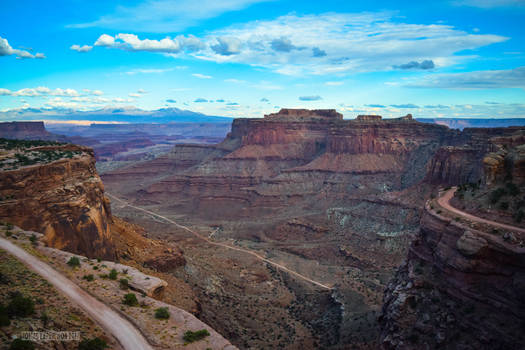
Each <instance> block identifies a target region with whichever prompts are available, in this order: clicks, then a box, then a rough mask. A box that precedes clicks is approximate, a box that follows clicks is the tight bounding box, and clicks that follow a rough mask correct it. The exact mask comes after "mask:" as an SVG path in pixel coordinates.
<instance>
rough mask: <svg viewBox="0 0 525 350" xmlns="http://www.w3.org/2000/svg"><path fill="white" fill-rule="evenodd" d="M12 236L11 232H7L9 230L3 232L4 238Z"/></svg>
mask: <svg viewBox="0 0 525 350" xmlns="http://www.w3.org/2000/svg"><path fill="white" fill-rule="evenodd" d="M12 234H13V232H11V231H9V230H8V231H5V236H6V237H11V235H12Z"/></svg>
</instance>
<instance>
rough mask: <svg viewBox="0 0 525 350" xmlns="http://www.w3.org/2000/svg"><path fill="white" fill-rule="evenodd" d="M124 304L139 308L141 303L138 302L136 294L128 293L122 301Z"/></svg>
mask: <svg viewBox="0 0 525 350" xmlns="http://www.w3.org/2000/svg"><path fill="white" fill-rule="evenodd" d="M122 304H124V305H128V306H137V305H138V304H139V301H138V300H137V296H136V295H135V293H128V294H126V295H124V299H122Z"/></svg>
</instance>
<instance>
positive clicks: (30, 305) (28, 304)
mask: <svg viewBox="0 0 525 350" xmlns="http://www.w3.org/2000/svg"><path fill="white" fill-rule="evenodd" d="M34 312H35V303H34V302H33V300H32V299H31V298H25V297H24V296H23V295H22V294H20V293H16V294H15V295H14V296H13V297H12V299H11V301H10V302H9V305H7V314H8V315H9V316H10V317H13V316H20V317H27V316H29V315H32V314H33V313H34Z"/></svg>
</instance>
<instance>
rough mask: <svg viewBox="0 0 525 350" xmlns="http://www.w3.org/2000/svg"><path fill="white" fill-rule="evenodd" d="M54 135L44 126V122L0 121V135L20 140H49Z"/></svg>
mask: <svg viewBox="0 0 525 350" xmlns="http://www.w3.org/2000/svg"><path fill="white" fill-rule="evenodd" d="M55 136H56V135H53V134H51V133H50V132H48V131H47V130H46V128H45V127H44V122H40V121H39V122H6V123H0V137H4V138H10V139H22V140H50V139H54V137H55Z"/></svg>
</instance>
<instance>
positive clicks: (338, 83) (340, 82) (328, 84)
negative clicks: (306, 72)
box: [324, 81, 344, 86]
mask: <svg viewBox="0 0 525 350" xmlns="http://www.w3.org/2000/svg"><path fill="white" fill-rule="evenodd" d="M324 84H325V85H327V86H341V85H343V84H344V83H343V82H342V81H327V82H326V83H324Z"/></svg>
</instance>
